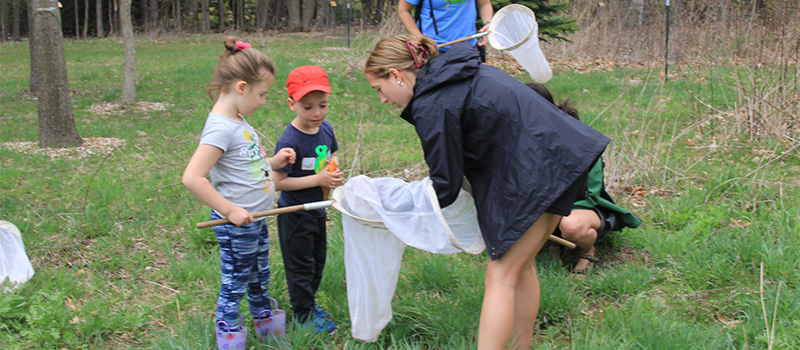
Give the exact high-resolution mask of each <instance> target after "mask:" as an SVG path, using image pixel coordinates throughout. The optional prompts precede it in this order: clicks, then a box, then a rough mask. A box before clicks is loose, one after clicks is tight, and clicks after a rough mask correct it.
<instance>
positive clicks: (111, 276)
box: [0, 35, 800, 349]
mask: <svg viewBox="0 0 800 350" xmlns="http://www.w3.org/2000/svg"><path fill="white" fill-rule="evenodd" d="M245 39H246V40H247V41H250V42H252V43H253V44H254V46H255V47H257V48H259V49H262V50H264V51H265V52H266V53H267V54H268V55H269V56H270V57H271V58H272V59H273V60H274V61H275V62H276V63H277V65H278V72H277V83H276V84H275V86H274V87H273V90H272V91H271V92H270V93H269V95H268V97H267V103H266V105H265V107H264V108H262V109H260V110H259V111H257V112H256V113H255V115H254V116H253V117H251V118H250V122H251V123H252V124H253V125H254V126H255V128H256V130H258V131H259V132H260V133H261V134H262V137H261V138H262V140H263V142H264V144H265V147H267V148H272V147H274V144H275V142H276V141H277V138H278V137H279V135H280V133H281V132H282V131H283V129H284V128H285V126H286V124H287V123H288V122H289V121H290V120H291V119H292V117H293V115H292V113H291V111H289V109H288V108H287V107H286V101H285V99H286V96H285V90H284V88H283V84H284V82H285V80H286V75H287V74H288V72H289V71H290V70H291V69H292V68H293V67H295V66H298V65H302V64H318V65H321V66H323V67H324V68H326V69H327V70H328V72H329V76H330V79H331V85H332V86H333V90H334V94H333V95H332V97H331V107H330V113H329V120H330V121H331V122H332V124H333V125H334V128H335V130H336V133H337V137H338V139H339V144H340V147H341V149H340V152H339V153H340V158H341V160H342V161H341V163H342V167H343V169H344V170H345V171H346V174H347V175H348V176H355V175H358V174H368V175H370V176H387V175H388V176H394V177H400V178H405V179H408V180H413V179H418V178H420V177H422V176H424V175H425V170H424V169H426V167H425V166H424V164H423V161H422V154H421V150H420V148H419V141H418V140H417V138H416V135H415V133H414V130H413V128H412V127H411V126H410V125H408V124H407V123H406V122H404V121H402V120H401V119H400V118H398V115H399V112H400V111H399V110H397V109H395V108H393V107H391V106H385V105H381V104H380V102H379V100H378V96H377V95H376V93H375V92H374V91H373V90H372V89H371V88H370V87H369V85H368V84H367V82H366V79H365V78H364V77H363V74H362V73H361V70H362V67H361V65H362V63H361V62H363V59H364V58H365V57H366V54H367V52H368V49H369V48H371V46H372V45H373V43H372V41H371V40H370V38H368V37H366V36H359V37H357V38H356V40H355V41H354V45H353V48H352V49H347V50H342V49H341V48H330V47H325V45H323V44H322V42H323V39H322V38H321V37H317V36H314V35H310V36H309V35H303V36H293V35H270V36H269V37H260V36H253V37H248V38H245ZM221 44H222V37H220V36H186V37H170V38H161V39H139V40H137V55H138V57H137V60H138V67H139V76H138V84H137V99H138V100H139V101H143V102H159V103H165V104H166V110H164V111H141V110H137V109H135V108H129V109H126V110H125V111H123V112H121V113H116V114H110V115H99V114H95V113H94V112H92V110H93V109H92V108H93V107H96V106H99V105H102V104H104V103H112V102H119V100H120V97H121V90H120V87H121V81H122V63H123V59H122V51H123V50H122V44H121V42H118V41H117V40H112V39H103V40H92V41H66V42H65V50H66V57H67V67H68V72H69V84H70V85H69V86H70V90H71V97H72V106H73V108H74V116H75V121H76V124H77V128H78V131H79V132H80V134H81V135H82V136H83V137H84V138H87V137H114V138H119V139H123V140H126V143H125V145H124V146H121V147H119V148H118V149H116V150H114V152H113V153H112V154H110V155H102V154H98V155H93V156H89V157H86V158H82V159H69V158H65V157H59V158H54V159H52V160H51V159H50V158H49V157H48V156H46V155H42V154H23V153H18V152H15V151H12V150H10V149H8V148H6V147H0V193H2V196H0V219H2V220H8V221H11V222H13V223H14V224H16V225H17V226H18V227H19V228H20V229H21V231H22V232H23V235H24V239H25V244H26V248H27V252H28V255H29V256H30V258H31V261H32V263H33V265H34V268H35V270H36V275H35V276H34V278H33V279H32V280H31V281H29V282H28V283H26V284H24V285H22V286H20V288H19V289H18V290H16V291H15V292H14V293H8V294H0V345H2V347H3V348H4V349H32V348H47V349H50V348H68V349H90V348H91V349H95V348H110V349H127V348H156V349H212V348H214V347H215V342H214V330H213V320H212V318H213V311H214V307H215V301H216V296H217V290H218V288H219V270H218V256H217V250H216V239H215V238H214V236H213V233H211V231H210V230H198V229H195V228H194V223H195V222H199V221H204V220H207V217H208V208H207V207H205V206H204V205H203V204H202V203H201V202H200V201H198V200H197V199H195V198H194V196H192V194H191V193H189V192H188V191H187V190H186V189H185V188H184V187H183V186H182V185H181V184H180V177H181V174H182V172H183V169H184V167H185V165H186V163H187V162H188V160H189V157H190V156H191V154H192V152H193V151H194V149H195V147H196V144H197V140H198V138H199V134H200V131H201V130H202V127H203V124H204V122H205V116H206V114H207V112H208V110H209V108H210V106H211V101H210V100H209V99H208V97H207V96H206V95H205V92H204V86H205V84H206V83H207V81H208V79H209V77H210V74H211V71H212V70H213V67H214V65H215V63H216V60H217V55H218V54H219V53H220V52H221V51H222V45H221ZM0 55H1V56H2V59H0V141H2V143H6V142H24V141H38V124H37V114H36V101H35V100H33V99H32V98H31V97H30V95H29V94H28V93H27V91H26V90H27V89H28V77H29V71H28V69H29V64H28V59H29V54H28V47H27V44H26V43H24V42H22V43H20V42H9V43H4V44H2V45H0ZM660 69H661V68H660V67H654V68H643V69H638V70H634V69H618V70H614V71H607V72H595V73H590V74H579V73H575V72H569V71H563V70H560V69H555V70H554V71H555V76H554V78H553V80H552V81H551V82H549V83H548V84H547V85H548V87H549V88H550V89H551V91H552V92H553V95H554V96H555V99H556V101H557V102H559V101H563V100H565V99H570V100H572V101H573V102H575V104H576V107H577V108H578V110H579V111H580V114H581V117H582V120H583V121H584V122H586V123H588V124H589V125H591V126H592V127H595V128H597V129H598V130H600V131H601V132H603V133H605V134H606V135H608V136H609V137H611V138H612V140H613V141H612V143H611V145H610V146H609V148H608V149H607V151H606V153H605V156H604V158H605V160H606V162H607V163H608V164H607V168H606V174H607V182H608V183H609V188H610V189H611V190H612V191H613V194H614V196H615V198H616V199H617V201H618V202H619V203H620V204H621V205H622V206H624V207H627V208H631V209H632V210H633V211H634V212H635V213H636V214H638V215H639V216H640V217H641V218H642V219H644V222H645V224H644V225H643V226H642V227H641V228H639V229H636V230H625V231H623V232H621V233H618V234H615V235H614V236H613V237H612V238H611V240H610V241H608V242H606V243H604V244H602V245H600V246H599V247H598V248H599V253H600V255H601V258H602V261H601V262H600V263H599V264H598V266H597V268H596V269H595V270H594V271H593V272H592V273H590V274H589V275H588V276H587V278H586V279H584V280H576V279H573V278H571V277H570V273H569V269H570V268H571V262H572V261H574V257H570V256H569V254H568V257H567V258H566V259H564V261H561V260H558V259H554V258H552V257H550V256H548V255H547V254H542V256H540V257H539V258H538V259H537V269H538V273H539V279H540V281H541V285H542V286H541V291H542V299H541V310H540V313H539V318H538V325H537V330H536V333H535V339H534V343H533V345H532V348H535V349H766V348H768V344H769V343H770V342H774V344H773V345H774V348H776V349H791V348H798V347H800V341H798V339H800V331H798V329H800V304H798V303H797V300H799V299H800V288H798V283H799V282H800V273H798V270H800V260H798V259H797V257H798V256H800V209H799V208H800V199H798V198H800V196H798V192H799V191H798V186H800V177H798V174H800V160H799V159H798V156H797V154H798V152H797V149H796V148H794V147H797V141H796V140H797V139H800V137H798V129H797V128H796V126H795V127H794V128H792V127H791V126H789V127H785V128H783V129H780V128H778V129H774V128H773V129H770V126H769V124H767V123H766V122H768V121H769V120H768V118H767V117H768V116H767V115H765V114H764V113H763V111H764V110H766V109H765V108H761V107H763V106H761V105H756V106H755V107H756V108H755V109H758V110H759V111H761V114H759V115H757V116H758V117H759V118H763V120H757V122H759V123H761V122H762V121H763V123H761V124H759V125H762V126H763V127H761V128H760V129H759V130H758V131H756V132H752V131H751V129H748V127H747V124H745V123H742V120H745V119H747V118H744V117H737V116H736V114H734V113H733V112H734V111H736V110H737V108H740V107H741V106H743V105H746V104H747V102H748V101H754V100H757V99H754V98H753V94H756V92H758V91H768V90H769V89H767V87H768V86H771V85H774V83H775V82H776V81H777V82H779V83H780V82H784V81H781V80H780V79H779V77H778V78H776V76H775V74H774V71H773V70H770V69H769V68H768V67H767V68H763V67H762V68H760V69H753V68H752V67H742V66H736V67H735V66H707V67H702V68H696V67H673V69H674V71H677V72H680V74H678V75H677V77H676V78H671V80H670V81H669V82H668V83H664V82H663V81H662V78H661V77H660V76H659V72H660ZM520 78H521V79H525V77H523V76H522V75H521V76H520ZM776 79H778V80H776ZM792 83H793V82H792ZM788 85H790V84H788ZM787 90H788V91H790V92H787V93H786V95H785V96H795V95H792V93H796V91H795V90H791V89H789V88H787ZM769 91H772V90H769ZM768 97H769V98H771V100H769V101H773V102H771V103H772V104H773V105H780V103H779V102H781V101H780V99H779V97H781V96H777V97H776V96H775V95H774V94H772V95H769V96H768ZM786 100H790V99H786ZM776 101H777V102H776ZM750 106H753V104H752V103H751V104H750ZM781 106H785V107H784V108H785V110H784V111H785V112H786V113H788V114H789V115H797V114H798V113H796V110H793V109H792V108H794V107H793V106H791V105H788V107H786V106H787V105H786V104H783V105H781ZM759 108H761V109H759ZM726 113H727V114H726ZM792 113H793V114H792ZM775 130H778V131H775ZM330 219H331V226H329V233H330V240H329V253H328V263H327V267H326V270H325V277H324V279H323V281H322V286H321V288H320V293H319V296H318V299H319V302H320V304H322V305H323V306H324V307H325V308H326V309H328V310H329V311H330V312H331V313H332V314H333V317H334V319H335V320H337V321H338V322H339V323H340V325H341V328H340V331H339V332H337V333H336V334H335V335H333V336H319V335H316V334H311V333H309V332H306V331H302V330H294V331H292V330H290V331H289V332H288V337H289V339H290V340H291V342H292V343H293V344H294V345H295V348H297V349H306V348H309V349H310V348H314V349H471V348H475V347H476V336H477V326H478V317H479V314H480V308H481V299H482V295H483V273H484V272H483V269H484V267H485V262H486V260H487V257H486V256H485V255H480V256H471V255H467V254H455V255H433V254H429V253H426V252H421V251H417V250H414V249H411V248H409V249H407V250H406V252H405V256H404V261H403V265H402V269H401V272H400V279H399V281H398V287H397V293H396V296H395V298H394V300H393V311H394V318H393V319H392V321H391V322H390V323H389V324H388V326H387V327H386V328H385V329H384V331H383V333H382V334H381V336H380V338H379V339H378V341H377V342H376V343H372V344H369V343H362V342H359V341H356V340H354V339H353V338H352V337H351V336H350V319H349V315H348V309H347V295H346V292H345V287H346V284H345V283H346V281H345V273H344V262H343V261H344V257H343V253H344V252H343V239H342V232H341V223H340V218H339V214H338V213H337V212H335V211H331V212H330ZM270 225H271V233H272V240H271V244H272V249H271V251H270V252H271V256H270V259H271V264H272V283H271V285H270V289H271V290H270V291H271V294H272V295H273V296H274V297H275V298H276V299H277V300H278V303H279V305H280V306H281V307H282V308H284V309H289V300H288V294H287V291H286V284H285V277H284V273H283V264H282V261H281V257H280V250H279V249H278V244H279V242H278V241H277V234H276V230H275V225H274V219H270ZM762 263H763V265H764V269H765V277H764V279H765V280H766V281H764V282H763V283H764V284H763V287H764V288H765V290H764V293H763V294H761V293H760V288H761V284H762V280H761V278H760V275H759V270H760V266H761V264H762ZM779 285H780V286H781V294H780V298H778V296H777V290H778V286H779ZM762 297H763V298H764V305H765V306H762V300H761V299H762ZM776 304H777V313H776V314H775V315H773V311H774V310H775V307H776ZM246 308H247V306H246V303H244V304H243V305H242V310H243V311H246ZM764 309H766V311H767V312H766V314H767V315H768V322H769V324H770V325H771V324H772V322H773V317H777V321H776V322H775V327H776V330H775V337H774V339H773V340H770V337H769V333H768V332H767V330H766V326H765V324H766V323H767V322H766V321H767V320H765V318H764ZM243 313H244V312H243ZM248 327H249V328H251V330H252V324H249V326H248ZM256 343H257V342H256V338H255V335H252V336H251V337H250V339H249V342H248V344H249V345H250V346H254V347H256ZM256 348H259V347H256Z"/></svg>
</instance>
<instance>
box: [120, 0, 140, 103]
mask: <svg viewBox="0 0 800 350" xmlns="http://www.w3.org/2000/svg"><path fill="white" fill-rule="evenodd" d="M119 27H120V31H121V32H122V42H123V46H125V73H124V77H123V80H122V103H125V104H128V103H134V102H136V45H135V41H134V37H133V23H131V0H120V2H119Z"/></svg>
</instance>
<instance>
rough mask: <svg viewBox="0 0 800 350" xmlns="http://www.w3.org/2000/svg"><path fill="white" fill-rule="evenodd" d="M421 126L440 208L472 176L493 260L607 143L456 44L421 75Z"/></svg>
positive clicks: (412, 113) (414, 109) (417, 105)
mask: <svg viewBox="0 0 800 350" xmlns="http://www.w3.org/2000/svg"><path fill="white" fill-rule="evenodd" d="M401 117H402V118H403V119H405V120H406V121H408V122H409V123H411V124H413V125H414V127H415V128H416V131H417V134H418V135H419V138H420V141H421V143H422V149H423V151H424V153H425V162H426V163H427V164H428V167H429V168H430V178H431V180H432V181H433V187H434V189H435V190H436V193H437V195H438V199H439V204H440V205H441V207H443V208H444V207H446V206H448V205H450V204H451V203H452V202H453V201H454V200H455V198H456V196H457V195H458V191H459V190H460V189H461V185H462V179H463V177H466V178H467V180H469V183H470V185H471V187H472V196H473V198H474V199H475V206H476V208H477V210H478V222H479V224H480V228H481V231H482V233H483V239H484V241H485V242H486V247H487V250H488V253H489V256H490V258H491V259H492V260H495V259H497V258H499V257H500V256H502V254H503V253H504V252H505V251H506V250H507V249H508V248H509V247H511V245H512V244H514V242H516V241H517V239H519V238H520V237H521V236H522V235H523V234H524V233H525V232H526V231H527V230H528V228H530V226H531V225H533V223H534V222H535V221H536V219H538V218H539V216H541V215H542V213H544V212H545V210H547V208H548V207H549V206H550V205H551V204H553V202H554V201H555V200H556V199H557V198H558V197H559V196H560V195H561V194H562V193H563V192H564V191H565V190H566V189H567V187H569V186H570V185H571V184H572V183H573V182H575V180H577V179H578V177H579V176H580V175H581V174H583V173H584V172H585V171H586V170H587V169H589V167H590V166H592V164H594V161H595V160H596V159H597V158H598V156H600V154H601V153H602V152H603V150H604V149H605V147H606V145H607V144H608V142H609V139H608V138H607V137H605V136H604V135H603V134H601V133H600V132H598V131H596V130H594V129H592V128H591V127H589V126H587V125H586V124H583V123H581V122H580V121H578V120H575V119H574V118H572V117H570V116H568V115H567V114H565V113H563V112H562V111H561V110H560V109H558V107H556V106H555V105H553V104H552V103H550V102H548V101H547V100H545V99H544V98H542V97H541V96H539V95H538V94H537V93H536V92H534V91H533V90H531V89H530V88H528V87H527V86H525V84H523V83H522V82H520V81H519V80H517V79H515V78H514V77H512V76H510V75H508V74H506V73H504V72H502V71H500V70H498V69H496V68H494V67H491V66H487V65H482V64H481V63H480V60H479V57H478V54H477V52H476V51H475V50H474V49H473V48H472V47H471V46H469V44H465V43H462V44H456V45H453V47H452V48H451V49H450V50H448V51H447V53H444V54H442V55H439V56H437V57H434V58H433V59H431V60H430V61H429V62H428V63H427V64H426V65H424V66H423V67H422V68H421V69H420V70H419V72H418V74H417V80H416V84H415V85H414V97H413V98H412V99H411V101H410V102H409V104H408V105H407V106H406V108H405V109H404V110H403V112H402V114H401Z"/></svg>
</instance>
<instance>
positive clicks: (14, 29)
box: [11, 0, 22, 41]
mask: <svg viewBox="0 0 800 350" xmlns="http://www.w3.org/2000/svg"><path fill="white" fill-rule="evenodd" d="M21 1H22V0H12V2H11V14H12V15H13V16H14V23H13V24H12V25H11V40H14V41H19V16H20V13H19V5H20V2H21Z"/></svg>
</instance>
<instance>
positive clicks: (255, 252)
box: [211, 210, 270, 331]
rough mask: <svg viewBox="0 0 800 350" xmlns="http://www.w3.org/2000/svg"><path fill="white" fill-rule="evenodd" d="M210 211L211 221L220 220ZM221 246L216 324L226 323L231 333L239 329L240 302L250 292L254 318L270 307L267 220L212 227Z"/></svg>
mask: <svg viewBox="0 0 800 350" xmlns="http://www.w3.org/2000/svg"><path fill="white" fill-rule="evenodd" d="M219 218H220V216H219V214H217V213H216V212H215V211H213V210H212V211H211V220H215V219H219ZM213 229H214V234H216V235H217V241H218V242H219V260H220V270H221V271H222V286H221V287H220V289H219V299H218V300H217V313H216V317H217V321H216V322H217V323H219V321H225V322H226V323H227V324H228V325H229V326H230V329H231V330H232V331H233V330H236V329H238V328H239V302H240V301H241V300H242V297H243V296H244V293H245V289H246V290H247V304H248V306H249V307H250V314H251V315H252V316H253V318H256V317H257V316H258V313H259V312H261V311H263V310H267V309H269V307H270V304H269V279H270V272H269V234H268V232H267V220H261V221H255V222H252V223H249V224H246V225H242V226H236V225H232V224H227V225H217V226H214V227H213Z"/></svg>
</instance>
